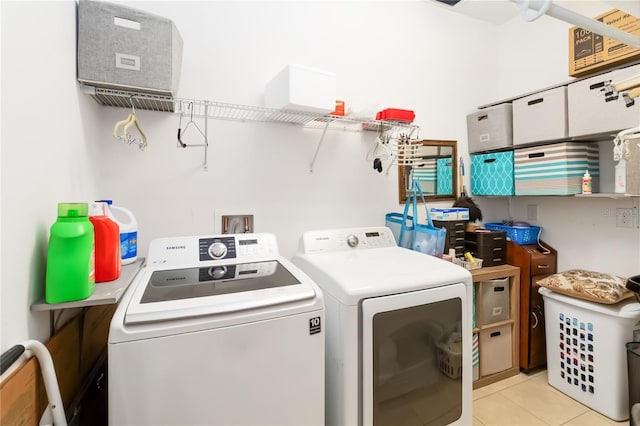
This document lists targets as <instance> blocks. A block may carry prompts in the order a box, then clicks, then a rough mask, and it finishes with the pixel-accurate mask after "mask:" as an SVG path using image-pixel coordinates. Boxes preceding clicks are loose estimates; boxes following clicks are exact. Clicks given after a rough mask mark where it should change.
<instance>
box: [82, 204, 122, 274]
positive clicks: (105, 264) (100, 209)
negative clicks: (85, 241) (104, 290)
mask: <svg viewBox="0 0 640 426" xmlns="http://www.w3.org/2000/svg"><path fill="white" fill-rule="evenodd" d="M89 220H90V221H91V223H92V224H93V228H94V232H95V262H96V263H95V268H96V282H97V283H103V282H107V281H114V280H117V279H118V278H119V277H120V270H121V268H122V260H121V258H120V227H119V226H118V224H117V223H116V222H114V221H113V220H111V219H109V217H108V216H107V203H103V202H97V201H96V202H93V203H90V204H89Z"/></svg>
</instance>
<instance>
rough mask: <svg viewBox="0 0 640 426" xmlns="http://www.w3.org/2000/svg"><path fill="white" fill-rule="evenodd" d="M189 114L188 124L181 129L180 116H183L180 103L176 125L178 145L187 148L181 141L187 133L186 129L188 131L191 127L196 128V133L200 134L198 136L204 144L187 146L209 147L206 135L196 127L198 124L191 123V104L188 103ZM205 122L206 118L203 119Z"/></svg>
mask: <svg viewBox="0 0 640 426" xmlns="http://www.w3.org/2000/svg"><path fill="white" fill-rule="evenodd" d="M189 112H190V117H189V122H188V123H187V124H186V125H185V126H184V129H183V128H182V116H183V115H184V109H183V108H182V103H180V122H179V123H178V144H179V145H180V146H181V147H182V148H186V147H187V144H186V143H185V141H184V140H183V139H184V135H185V134H186V133H187V129H189V127H190V126H191V125H193V127H195V128H196V130H197V131H198V133H200V135H201V136H202V137H203V138H204V144H199V145H194V144H190V145H189V146H209V141H208V140H207V135H206V134H205V133H204V132H203V131H202V130H200V127H198V124H197V123H196V122H195V121H193V102H190V103H189ZM205 120H206V117H205Z"/></svg>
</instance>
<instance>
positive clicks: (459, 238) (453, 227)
mask: <svg viewBox="0 0 640 426" xmlns="http://www.w3.org/2000/svg"><path fill="white" fill-rule="evenodd" d="M433 225H434V226H436V227H438V228H446V229H447V239H446V241H445V243H444V252H445V253H448V252H449V249H454V250H455V251H456V256H458V255H461V254H464V233H465V229H466V227H467V221H466V220H434V221H433Z"/></svg>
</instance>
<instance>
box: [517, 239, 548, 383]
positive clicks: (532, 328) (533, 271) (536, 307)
mask: <svg viewBox="0 0 640 426" xmlns="http://www.w3.org/2000/svg"><path fill="white" fill-rule="evenodd" d="M542 245H543V246H544V247H546V248H547V249H548V251H549V253H546V254H545V253H544V252H543V250H542V248H541V247H539V246H538V245H537V244H530V245H519V244H516V243H514V242H513V241H508V242H507V263H509V264H510V265H515V266H518V267H519V268H520V368H522V369H523V370H524V371H528V370H531V369H534V368H537V367H542V366H544V365H546V364H547V355H546V343H545V329H544V305H543V301H542V296H541V295H540V293H538V289H539V288H540V286H539V285H538V284H537V282H538V281H540V280H541V279H543V278H544V277H546V276H548V275H551V274H555V273H556V272H557V264H558V252H557V251H556V250H555V249H554V248H553V247H551V246H549V245H548V244H546V243H544V242H542Z"/></svg>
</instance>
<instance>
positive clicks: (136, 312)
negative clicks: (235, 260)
mask: <svg viewBox="0 0 640 426" xmlns="http://www.w3.org/2000/svg"><path fill="white" fill-rule="evenodd" d="M139 277H140V281H139V282H138V283H137V286H136V289H135V293H134V294H133V296H132V298H131V302H130V304H129V306H128V308H127V312H126V314H125V318H124V322H125V324H136V323H143V322H152V321H164V320H171V319H177V318H186V317H195V316H202V315H215V314H221V313H229V312H237V311H246V310H249V309H256V308H261V307H265V306H270V305H276V304H284V303H290V302H295V301H299V300H303V299H309V298H313V297H315V291H314V289H313V286H312V285H310V284H309V282H308V280H307V282H305V280H304V279H302V278H299V277H296V276H295V275H294V274H293V273H292V272H291V271H290V270H289V269H287V268H286V267H285V266H283V265H282V263H281V262H279V261H278V260H269V261H261V262H251V263H240V264H228V265H215V266H203V267H191V268H180V269H164V270H163V269H149V270H145V271H144V273H142V274H140V275H139Z"/></svg>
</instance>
